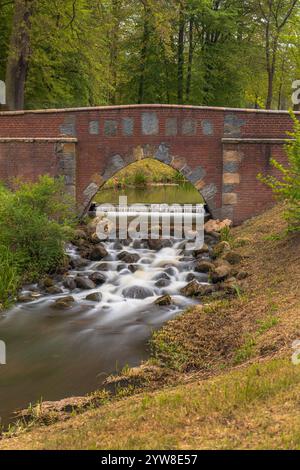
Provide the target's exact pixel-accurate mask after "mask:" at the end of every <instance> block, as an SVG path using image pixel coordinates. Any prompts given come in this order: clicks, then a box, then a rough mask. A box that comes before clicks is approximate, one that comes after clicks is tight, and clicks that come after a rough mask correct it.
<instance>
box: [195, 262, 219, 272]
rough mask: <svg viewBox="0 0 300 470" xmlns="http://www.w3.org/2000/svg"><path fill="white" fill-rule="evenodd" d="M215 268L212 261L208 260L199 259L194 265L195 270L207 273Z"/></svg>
mask: <svg viewBox="0 0 300 470" xmlns="http://www.w3.org/2000/svg"><path fill="white" fill-rule="evenodd" d="M214 269H215V266H214V264H213V263H211V262H210V261H204V260H202V261H199V262H198V263H197V264H196V266H195V271H197V272H199V273H209V272H210V271H213V270H214Z"/></svg>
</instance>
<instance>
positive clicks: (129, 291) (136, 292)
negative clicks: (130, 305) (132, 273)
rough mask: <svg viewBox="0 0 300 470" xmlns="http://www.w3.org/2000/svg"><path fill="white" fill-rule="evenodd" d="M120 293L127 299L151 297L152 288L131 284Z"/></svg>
mask: <svg viewBox="0 0 300 470" xmlns="http://www.w3.org/2000/svg"><path fill="white" fill-rule="evenodd" d="M122 294H123V295H124V297H126V298H128V299H146V298H147V297H152V296H153V292H152V290H150V289H148V288H147V287H143V286H131V287H127V288H126V289H124V290H123V292H122Z"/></svg>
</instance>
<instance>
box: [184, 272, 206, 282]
mask: <svg viewBox="0 0 300 470" xmlns="http://www.w3.org/2000/svg"><path fill="white" fill-rule="evenodd" d="M193 279H196V281H198V282H208V273H197V274H195V273H188V275H187V276H186V282H191V281H192V280H193Z"/></svg>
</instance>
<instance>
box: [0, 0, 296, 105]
mask: <svg viewBox="0 0 300 470" xmlns="http://www.w3.org/2000/svg"><path fill="white" fill-rule="evenodd" d="M299 5H300V0H51V2H49V1H48V0H14V1H9V0H0V80H5V81H6V86H7V100H8V107H9V109H22V108H23V107H25V108H49V107H69V106H93V105H105V104H127V103H179V104H180V103H184V104H196V105H212V106H237V107H240V106H241V107H245V106H246V107H261V108H264V107H266V108H275V109H281V108H285V109H286V108H288V107H290V106H291V95H292V83H293V81H295V80H297V79H299V78H300V47H299V45H300V44H299V43H300V34H299V31H300V28H299V26H300V9H299Z"/></svg>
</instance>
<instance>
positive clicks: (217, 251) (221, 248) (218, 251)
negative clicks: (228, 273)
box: [212, 241, 230, 258]
mask: <svg viewBox="0 0 300 470" xmlns="http://www.w3.org/2000/svg"><path fill="white" fill-rule="evenodd" d="M228 251H230V245H229V243H228V242H226V241H222V242H219V243H217V244H216V245H215V246H214V248H213V252H212V255H213V258H218V257H219V256H221V255H223V254H224V253H227V252H228Z"/></svg>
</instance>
